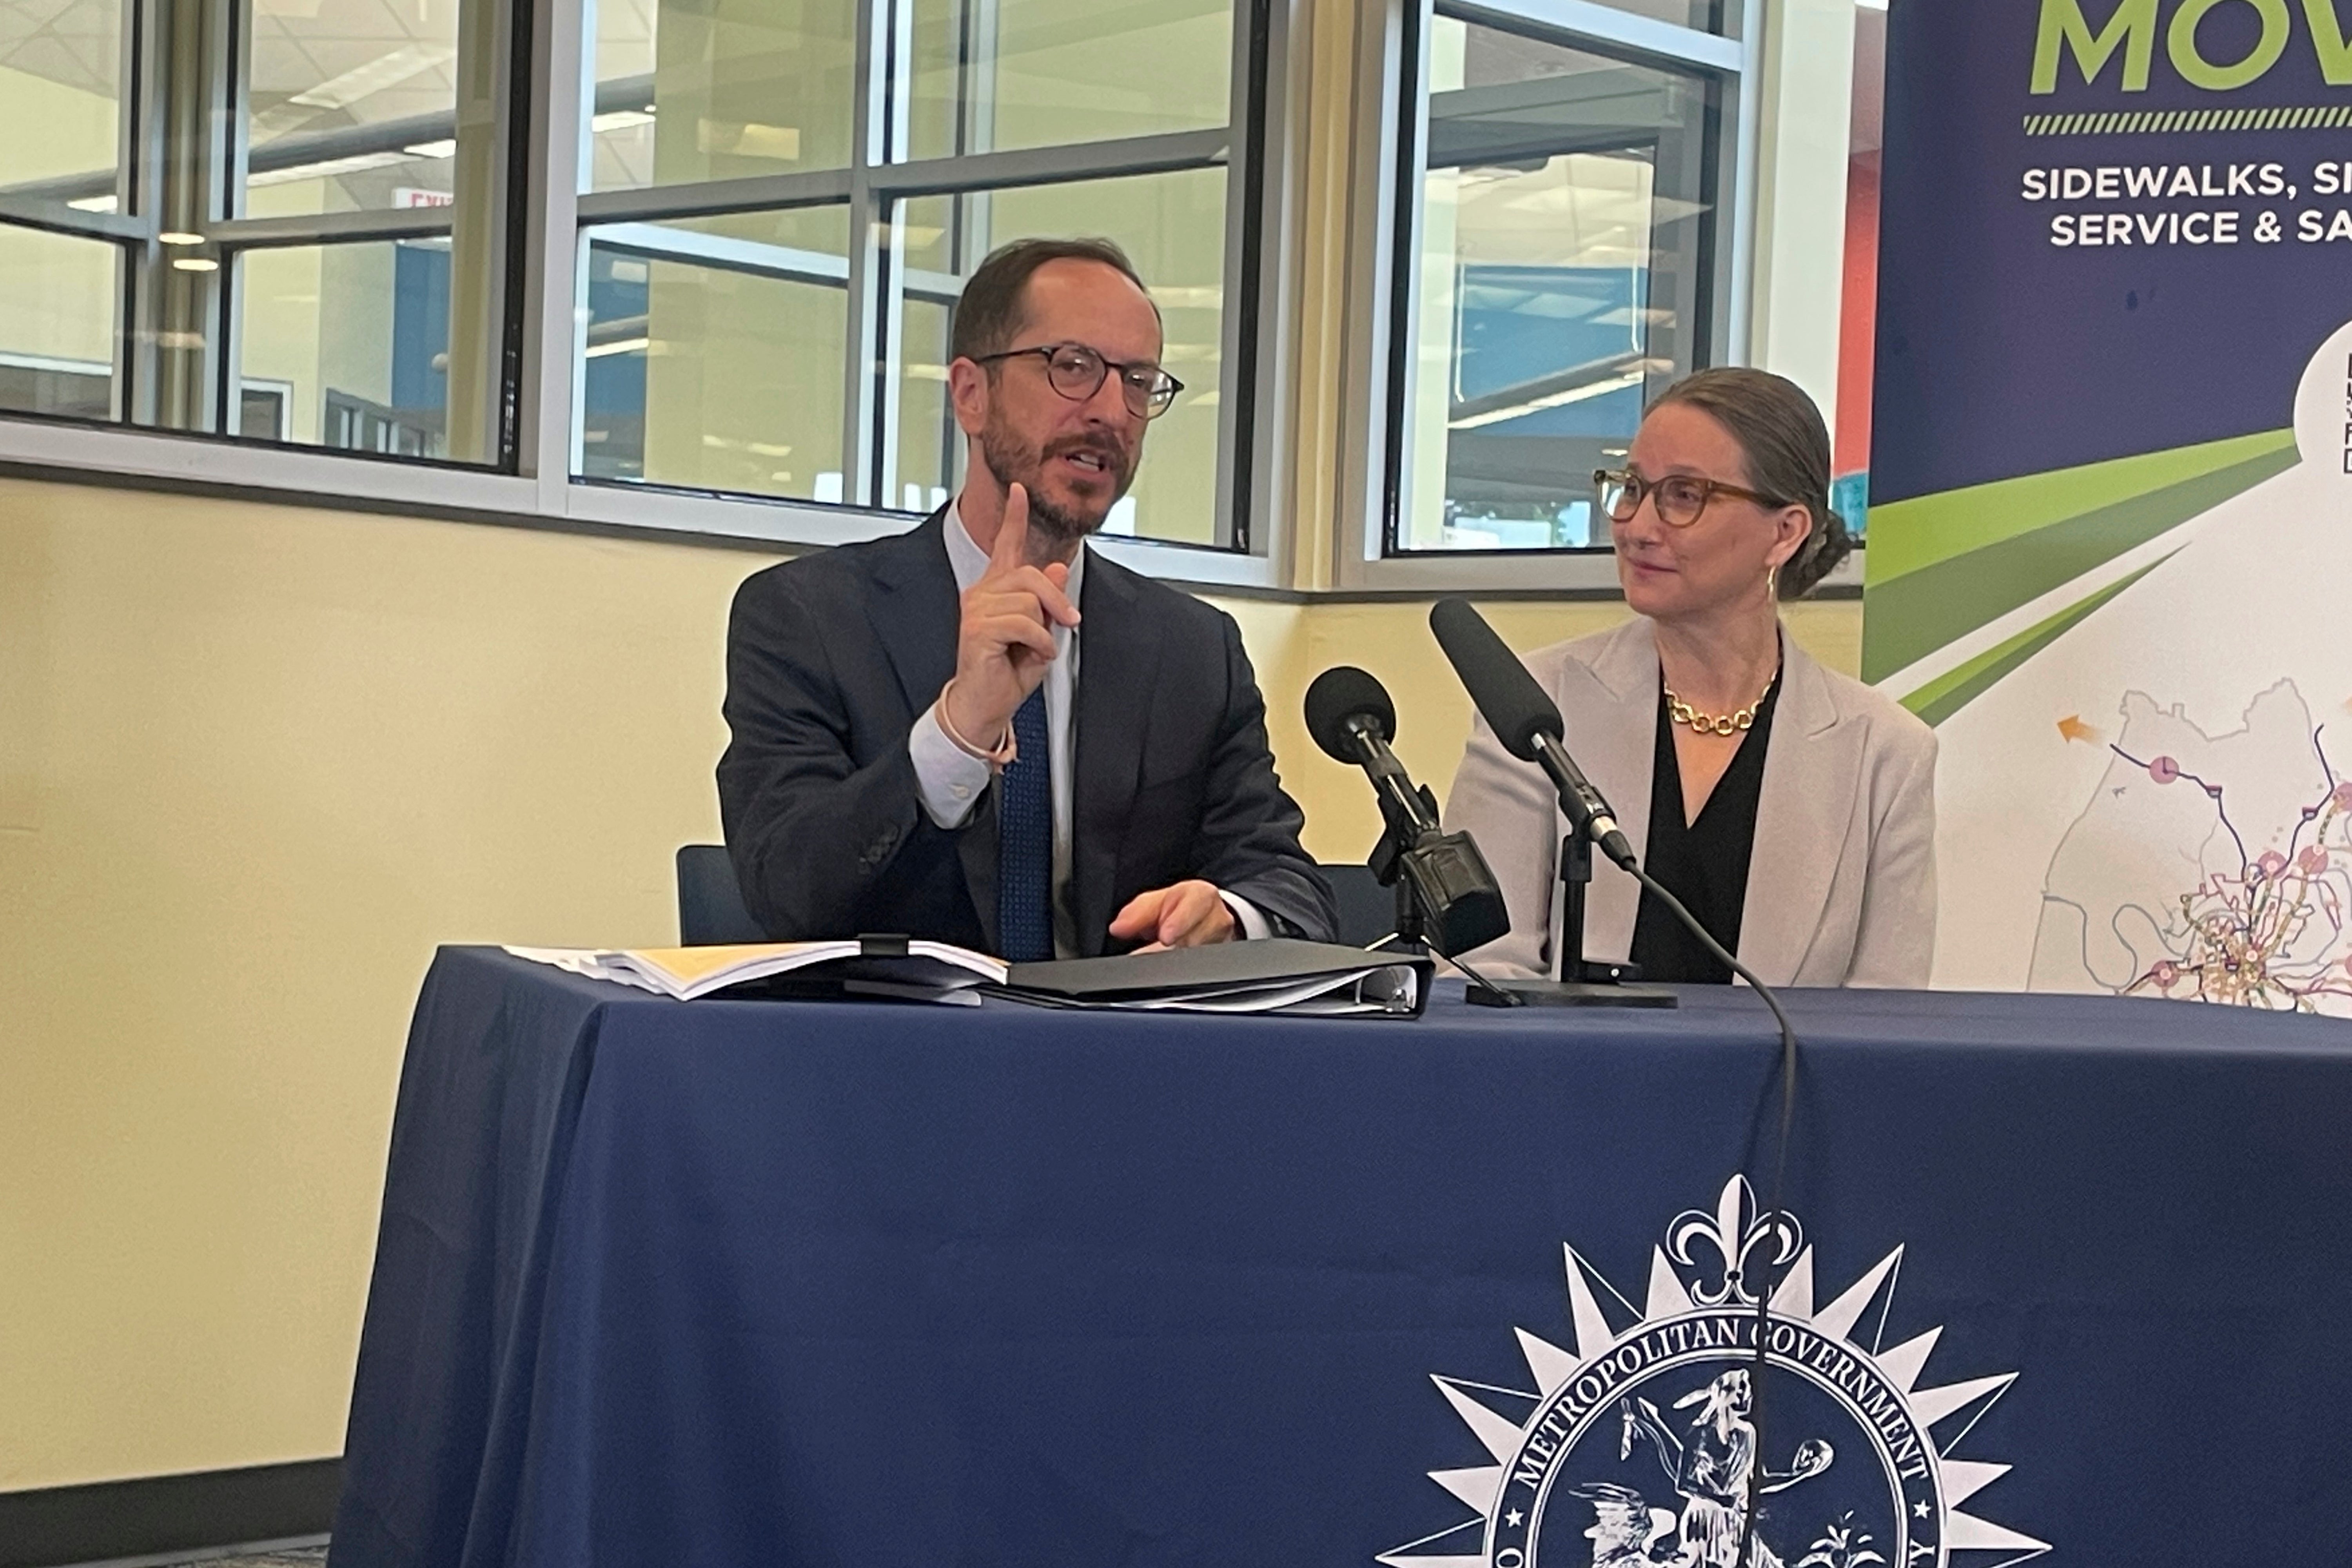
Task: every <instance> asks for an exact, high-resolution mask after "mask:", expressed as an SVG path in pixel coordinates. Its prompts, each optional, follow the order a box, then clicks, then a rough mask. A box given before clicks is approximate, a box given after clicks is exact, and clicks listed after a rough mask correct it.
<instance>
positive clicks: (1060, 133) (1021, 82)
mask: <svg viewBox="0 0 2352 1568" xmlns="http://www.w3.org/2000/svg"><path fill="white" fill-rule="evenodd" d="M910 3H911V4H912V5H913V6H914V38H913V55H914V61H913V66H912V68H911V70H910V71H909V73H908V74H909V78H910V80H909V82H908V95H909V100H910V101H909V103H908V147H907V150H906V153H905V155H906V156H908V157H913V158H943V157H950V156H952V155H955V154H958V153H986V152H1003V151H1006V150H1009V149H1013V148H1022V147H1048V146H1056V145H1060V144H1063V143H1066V142H1102V141H1108V140H1111V139H1112V138H1115V137H1122V136H1148V135H1151V134H1154V133H1156V132H1167V131H1198V130H1202V129H1206V128H1209V127H1213V126H1221V125H1223V124H1225V123H1226V122H1227V121H1229V120H1230V119H1231V94H1232V83H1233V43H1234V6H1233V0H1158V3H1156V4H1153V5H1105V4H1103V0H910Z"/></svg>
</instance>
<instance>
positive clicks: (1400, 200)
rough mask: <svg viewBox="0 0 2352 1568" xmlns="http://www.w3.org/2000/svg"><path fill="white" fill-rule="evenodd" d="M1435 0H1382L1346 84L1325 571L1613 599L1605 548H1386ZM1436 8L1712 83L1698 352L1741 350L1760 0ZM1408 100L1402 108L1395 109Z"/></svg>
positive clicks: (1360, 583) (1406, 394)
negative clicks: (1360, 61) (1669, 14)
mask: <svg viewBox="0 0 2352 1568" xmlns="http://www.w3.org/2000/svg"><path fill="white" fill-rule="evenodd" d="M1439 9H1440V6H1439V4H1438V0H1387V4H1386V6H1385V16H1384V18H1383V22H1384V34H1383V38H1384V42H1385V45H1386V47H1384V48H1382V49H1381V50H1378V51H1366V53H1367V56H1368V58H1367V59H1366V61H1365V70H1364V76H1363V79H1362V80H1360V82H1359V84H1358V101H1359V104H1360V110H1361V112H1360V119H1363V120H1370V121H1372V133H1373V134H1376V135H1378V137H1379V140H1378V142H1376V143H1375V144H1376V145H1378V146H1379V148H1380V149H1381V155H1380V157H1379V158H1378V159H1377V160H1371V161H1368V162H1373V163H1376V164H1377V167H1375V168H1372V169H1370V170H1369V171H1367V173H1366V174H1365V176H1364V184H1363V188H1361V189H1360V191H1359V192H1358V198H1359V199H1358V201H1357V203H1356V221H1355V224H1354V228H1353V232H1352V233H1351V235H1350V237H1349V238H1350V241H1351V243H1350V247H1349V250H1350V256H1351V266H1350V279H1349V294H1350V296H1351V297H1352V298H1355V299H1359V300H1366V301H1368V302H1369V306H1368V308H1365V309H1360V310H1357V311H1356V312H1355V313H1354V314H1355V320H1354V321H1352V322H1351V328H1352V341H1351V343H1350V348H1351V350H1352V352H1351V354H1350V358H1351V361H1352V363H1355V364H1356V365H1357V366H1359V367H1360V369H1359V372H1358V374H1356V375H1355V376H1353V377H1352V378H1350V380H1349V384H1348V385H1347V387H1346V388H1345V395H1346V400H1347V407H1346V413H1345V428H1344V430H1343V431H1342V450H1343V452H1344V453H1345V465H1344V468H1343V472H1342V476H1341V485H1342V497H1341V506H1340V511H1339V526H1338V527H1337V528H1336V529H1335V530H1334V538H1333V541H1332V552H1333V559H1332V563H1331V567H1332V579H1333V582H1334V584H1335V585H1336V586H1338V587H1339V588H1340V589H1341V590H1343V591H1350V592H1358V593H1362V592H1371V593H1376V594H1383V595H1385V594H1399V595H1429V594H1449V593H1473V592H1477V593H1491V592H1493V591H1496V590H1498V589H1502V590H1509V591H1513V592H1524V593H1535V594H1540V595H1544V596H1547V597H1560V596H1570V597H1579V598H1615V597H1618V596H1620V590H1619V586H1618V581H1617V568H1616V563H1615V562H1614V560H1613V558H1612V556H1611V555H1610V553H1609V552H1607V551H1605V550H1572V549H1558V550H1504V551H1462V552H1451V551H1416V552H1409V553H1398V554H1391V553H1389V552H1388V551H1387V542H1388V540H1389V539H1390V538H1391V530H1392V529H1393V527H1394V526H1395V513H1396V509H1397V508H1398V507H1399V506H1400V505H1401V504H1402V500H1401V492H1402V485H1403V482H1404V463H1405V460H1406V452H1405V447H1406V446H1407V443H1408V439H1409V437H1408V436H1407V433H1406V427H1405V420H1406V417H1407V411H1408V410H1409V409H1410V406H1411V375H1412V367H1411V366H1410V364H1408V363H1406V359H1405V356H1404V354H1403V353H1402V344H1401V342H1399V339H1400V337H1401V336H1402V332H1401V331H1400V326H1401V323H1402V322H1405V321H1411V320H1412V319H1413V312H1414V310H1416V309H1417V305H1418V295H1417V288H1416V284H1415V280H1414V279H1413V277H1412V269H1411V268H1408V267H1407V266H1405V265H1404V263H1405V260H1406V258H1408V257H1410V256H1412V255H1417V254H1418V252H1419V244H1420V232H1421V202H1420V192H1421V189H1422V181H1423V172H1422V164H1423V160H1424V158H1425V157H1426V147H1427V142H1428V131H1427V121H1428V102H1429V55H1428V50H1427V48H1426V47H1424V41H1425V40H1426V39H1427V38H1428V37H1429V34H1430V29H1431V26H1432V24H1433V19H1434V17H1435V16H1436V15H1437V14H1438V11H1439ZM1443 10H1444V14H1445V15H1447V16H1452V17H1455V18H1458V19H1461V20H1464V21H1467V22H1469V23H1471V24H1472V25H1474V26H1491V27H1496V28H1499V29H1501V30H1504V31H1508V32H1514V33H1518V34H1522V35H1526V36H1530V37H1540V38H1542V39H1543V40H1544V41H1547V42H1552V43H1558V44H1559V45H1562V46H1564V47H1572V48H1576V49H1579V50H1582V51H1584V52H1586V53H1590V54H1595V55H1601V56H1604V57H1607V58H1612V59H1618V60H1622V61H1624V62H1626V63H1628V64H1633V65H1640V66H1648V67H1652V68H1665V69H1670V70H1674V71H1676V72H1679V73H1682V74H1685V75H1696V76H1699V77H1703V78H1705V79H1707V80H1709V81H1710V82H1711V83H1712V84H1713V86H1714V88H1715V90H1716V92H1717V95H1718V96H1717V103H1718V105H1719V109H1718V113H1717V132H1716V134H1717V137H1718V138H1719V139H1720V140H1719V142H1718V148H1719V151H1717V153H1715V157H1716V160H1717V162H1716V166H1717V209H1718V211H1719V212H1720V213H1721V215H1722V217H1723V221H1722V222H1720V223H1719V224H1718V225H1717V230H1716V242H1715V247H1716V248H1715V256H1714V258H1713V261H1712V266H1711V268H1709V273H1710V279H1711V282H1712V289H1713V292H1712V298H1713V305H1714V308H1713V312H1712V319H1711V321H1709V322H1708V323H1707V326H1708V341H1709V342H1710V343H1711V344H1712V345H1714V347H1715V353H1713V354H1712V355H1711V356H1710V357H1711V359H1712V361H1713V363H1726V364H1741V363H1748V353H1749V348H1750V338H1751V329H1750V320H1751V314H1752V307H1753V300H1754V268H1753V266H1752V263H1751V258H1752V256H1753V253H1754V243H1755V229H1756V224H1755V192H1756V186H1757V165H1758V161H1759V120H1760V105H1761V102H1762V99H1763V95H1764V86H1765V83H1764V79H1763V72H1764V62H1763V47H1762V44H1763V31H1764V17H1765V0H1721V4H1720V7H1719V11H1718V16H1719V17H1720V19H1721V20H1722V21H1723V23H1724V24H1725V30H1724V31H1721V32H1707V31H1702V30H1699V29H1697V28H1693V27H1685V26H1678V25H1676V24H1674V23H1670V22H1663V21H1659V20H1656V19H1654V18H1652V17H1648V16H1640V15H1637V14H1635V13H1633V12H1630V11H1622V10H1619V9H1616V8H1615V7H1613V6H1611V5H1604V4H1601V3H1600V0H1444V5H1443ZM1408 88H1410V91H1411V98H1410V100H1408V98H1407V90H1408ZM1408 101H1410V103H1411V105H1412V113H1411V114H1410V115H1408V114H1405V113H1403V112H1402V106H1404V105H1406V104H1407V103H1408ZM1360 133H1361V128H1360Z"/></svg>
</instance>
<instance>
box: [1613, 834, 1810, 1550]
mask: <svg viewBox="0 0 2352 1568" xmlns="http://www.w3.org/2000/svg"><path fill="white" fill-rule="evenodd" d="M1621 864H1622V868H1623V869H1625V870H1627V871H1631V872H1632V873H1633V877H1634V879H1635V880H1637V881H1639V882H1640V883H1641V884H1642V886H1643V888H1644V889H1647V890H1648V891H1649V892H1651V893H1653V894H1654V895H1655V896H1656V898H1657V900H1658V901H1659V902H1660V903H1662V904H1664V906H1665V907H1666V912H1667V913H1669V914H1671V915H1673V916H1674V917H1675V919H1676V920H1678V921H1681V922H1682V923H1683V925H1684V927H1685V929H1687V930H1688V931H1690V933H1691V934H1692V935H1693V936H1695V937H1696V938H1698V941H1699V945H1700V946H1702V947H1704V948H1706V951H1707V952H1708V953H1709V954H1711V955H1712V956H1713V957H1714V958H1715V959H1716V961H1717V963H1723V964H1726V965H1727V966H1729V968H1730V970H1731V972H1732V973H1734V974H1737V975H1738V976H1739V978H1740V979H1742V980H1745V981H1746V982H1748V986H1749V988H1750V989H1751V990H1753V991H1754V992H1755V993H1756V994H1758V995H1759V996H1761V997H1762V998H1764V1005H1766V1006H1767V1007H1769V1008H1770V1009H1772V1019H1773V1021H1774V1022H1775V1023H1777V1024H1779V1025H1780V1135H1779V1138H1778V1140H1777V1142H1776V1146H1775V1150H1774V1153H1773V1159H1772V1206H1771V1208H1770V1209H1769V1210H1768V1211H1767V1212H1766V1214H1765V1216H1764V1218H1765V1223H1766V1225H1767V1226H1769V1228H1771V1229H1772V1230H1775V1231H1777V1230H1779V1228H1780V1223H1781V1222H1782V1221H1783V1220H1784V1219H1785V1218H1786V1217H1787V1215H1786V1211H1785V1210H1784V1209H1783V1207H1782V1199H1783V1198H1784V1197H1785V1195H1786V1194H1787V1189H1788V1181H1789V1131H1790V1126H1791V1124H1792V1123H1793V1122H1794V1121H1795V1119H1796V1113H1797V1031H1796V1029H1795V1027H1794V1026H1791V1025H1790V1022H1789V1015H1788V1014H1787V1013H1786V1012H1784V1011H1782V1010H1781V1006H1780V997H1778V996H1776V995H1774V994H1772V988H1771V987H1770V986H1769V985H1767V984H1764V983H1763V982H1762V981H1761V980H1759V979H1757V978H1756V974H1755V972H1754V971H1752V970H1750V969H1749V968H1748V966H1747V965H1746V964H1744V963H1740V962H1739V960H1738V959H1737V958H1735V957H1734V956H1732V954H1731V952H1729V951H1728V950H1727V949H1726V948H1725V947H1724V945H1723V944H1722V943H1721V942H1717V941H1716V940H1715V933H1713V932H1712V931H1708V930H1707V929H1706V927H1705V926H1703V925H1701V924H1700V923H1699V921H1698V917H1697V916H1696V915H1694V914H1692V913H1691V912H1690V910H1688V909H1686V908H1685V907H1684V905H1683V901H1682V900H1680V899H1678V898H1676V897H1675V895H1674V894H1673V893H1672V892H1670V891H1668V890H1667V889H1666V886H1665V884H1664V883H1663V882H1661V881H1659V880H1658V879H1656V878H1655V877H1653V876H1651V875H1650V873H1649V872H1648V871H1646V870H1644V869H1643V868H1642V867H1641V865H1640V864H1639V863H1638V862H1633V863H1621ZM1725 1240H1726V1242H1727V1244H1728V1245H1732V1246H1737V1245H1738V1244H1737V1242H1736V1241H1733V1239H1732V1238H1730V1237H1726V1238H1725ZM1792 1266H1793V1265H1792ZM1776 1288H1777V1282H1776V1281H1774V1280H1773V1279H1772V1278H1771V1269H1770V1266H1769V1265H1767V1266H1766V1268H1765V1279H1764V1281H1763V1283H1762V1285H1761V1286H1760V1287H1759V1289H1758V1290H1757V1292H1756V1370H1755V1374H1754V1382H1755V1386H1754V1387H1753V1388H1751V1389H1750V1390H1749V1391H1748V1410H1749V1420H1748V1425H1749V1426H1753V1427H1754V1428H1755V1430H1756V1448H1755V1452H1754V1453H1752V1454H1750V1455H1749V1456H1748V1496H1747V1499H1746V1506H1745V1507H1744V1508H1743V1509H1742V1510H1741V1514H1740V1521H1739V1550H1738V1555H1736V1556H1735V1557H1733V1558H1732V1562H1733V1563H1737V1564H1738V1565H1739V1568H1746V1565H1747V1563H1748V1552H1750V1551H1751V1550H1752V1549H1753V1546H1754V1542H1755V1537H1756V1510H1757V1506H1758V1504H1759V1503H1760V1502H1761V1501H1762V1500H1763V1490H1762V1488H1763V1484H1764V1373H1765V1370H1766V1363H1765V1352H1766V1350H1767V1348H1768V1341H1769V1338H1770V1330H1771V1326H1772V1292H1773V1290H1774V1289H1776Z"/></svg>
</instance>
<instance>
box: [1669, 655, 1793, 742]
mask: <svg viewBox="0 0 2352 1568" xmlns="http://www.w3.org/2000/svg"><path fill="white" fill-rule="evenodd" d="M1660 684H1661V685H1662V686H1663V685H1664V683H1663V682H1661V683H1660ZM1779 684H1780V668H1779V667H1778V666H1775V667H1774V668H1773V670H1772V679H1769V680H1768V681H1766V682H1765V683H1764V689H1763V690H1761V691H1759V692H1758V693H1757V694H1756V700H1755V701H1753V702H1750V703H1749V704H1748V706H1747V707H1745V708H1742V709H1740V710H1738V711H1736V712H1731V713H1702V712H1700V711H1699V710H1697V709H1696V708H1693V707H1692V706H1691V705H1690V704H1689V703H1687V702H1685V701H1684V700H1682V699H1681V698H1680V697H1678V696H1676V695H1675V689H1674V688H1673V687H1671V686H1666V687H1664V690H1665V693H1666V717H1667V718H1669V719H1671V720H1673V721H1675V723H1677V724H1687V725H1689V726H1690V728H1691V730H1692V731H1694V732H1696V733H1697V734H1701V735H1737V734H1738V733H1739V732H1740V731H1743V730H1748V729H1750V728H1752V727H1754V725H1755V723H1756V710H1758V709H1759V708H1761V707H1763V706H1764V699H1766V698H1767V697H1769V696H1771V695H1772V688H1773V687H1775V686H1777V685H1779Z"/></svg>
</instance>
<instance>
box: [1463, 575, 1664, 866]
mask: <svg viewBox="0 0 2352 1568" xmlns="http://www.w3.org/2000/svg"><path fill="white" fill-rule="evenodd" d="M1429 629H1430V630H1431V631H1432V632H1434V633H1435V634H1436V636H1437V646H1438V647H1441V648H1443V649H1444V650H1445V658H1446V660H1447V662H1449V663H1450V664H1452V665H1453V666H1454V674H1456V675H1458V676H1460V677H1461V678H1462V684H1463V686H1464V687H1465V688H1466V689H1468V690H1469V693H1470V700H1471V701H1472V702H1474V703H1475V704H1477V708H1478V712H1479V715H1480V716H1481V717H1482V718H1484V719H1485V720H1486V723H1487V726H1488V727H1489V728H1490V729H1492V730H1493V731H1495V738H1496V740H1498V741H1500V742H1502V743H1503V749H1504V750H1505V751H1507V752H1510V753H1511V755H1513V756H1515V757H1517V758H1518V759H1519V760H1520V761H1521V762H1523V763H1541V764H1542V765H1543V769H1544V771H1545V772H1546V773H1549V774H1550V775H1551V780H1552V784H1553V785H1554V787H1555V788H1557V789H1558V790H1559V804H1560V809H1561V810H1563V811H1565V812H1566V813H1567V814H1568V820H1569V825H1570V826H1571V827H1573V828H1574V829H1575V830H1576V831H1577V833H1578V834H1580V836H1582V837H1585V838H1587V839H1589V840H1591V842H1592V843H1593V844H1594V845H1596V846H1598V847H1600V850H1601V853H1602V854H1603V855H1606V856H1608V857H1609V858H1610V859H1612V860H1613V861H1615V862H1616V863H1617V864H1618V865H1619V866H1621V867H1622V868H1625V869H1626V870H1628V871H1633V870H1634V861H1633V844H1632V842H1631V841H1629V840H1628V839H1627V838H1626V837H1625V834H1624V830H1623V829H1622V828H1620V827H1619V826H1617V814H1616V812H1614V811H1613V810H1612V809H1611V808H1610V805H1609V803H1608V802H1607V801H1606V800H1604V799H1602V798H1601V792H1600V791H1599V790H1597V789H1595V788H1593V787H1592V784H1591V780H1589V779H1587V778H1586V777H1585V776H1584V771H1583V770H1582V769H1581V768H1579V767H1578V766H1577V765H1576V759H1575V758H1573V757H1571V756H1570V755H1569V754H1568V748H1567V747H1565V746H1563V745H1561V744H1560V737H1561V735H1563V734H1564V733H1566V732H1567V729H1568V726H1567V725H1566V724H1565V723H1563V722H1562V721H1561V720H1560V716H1559V706H1558V705H1557V704H1555V703H1554V702H1553V701H1552V700H1551V699H1550V698H1549V696H1547V695H1545V693H1544V689H1543V688H1542V687H1541V686H1539V685H1538V684H1537V682H1536V678H1535V677H1534V676H1532V675H1530V674H1528V667H1527V666H1526V665H1524V664H1521V663H1520V662H1519V656H1518V655H1517V654H1515V653H1513V652H1512V651H1511V649H1510V647H1509V645H1507V643H1505V642H1504V641H1503V639H1502V638H1501V637H1497V636H1496V634H1495V628H1494V627H1492V626H1488V625H1487V624H1486V616H1482V615H1480V614H1479V613H1478V611H1477V609H1476V607H1475V606H1474V605H1472V604H1471V603H1470V601H1469V600H1467V599H1441V600H1440V601H1438V603H1437V605H1435V606H1434V607H1433V608H1432V609H1431V610H1430V612H1429ZM1637 874H1638V873H1637Z"/></svg>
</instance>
